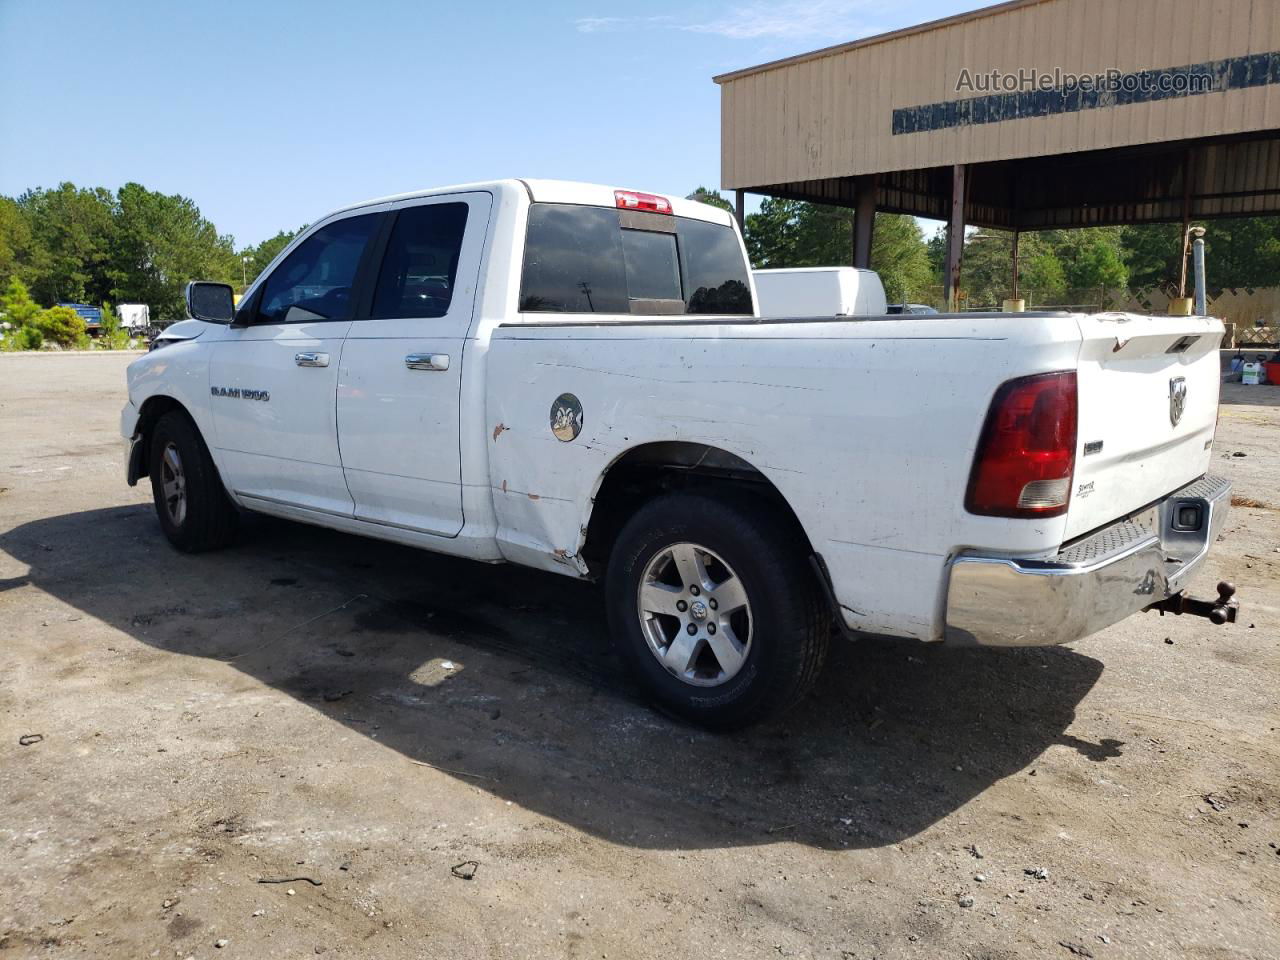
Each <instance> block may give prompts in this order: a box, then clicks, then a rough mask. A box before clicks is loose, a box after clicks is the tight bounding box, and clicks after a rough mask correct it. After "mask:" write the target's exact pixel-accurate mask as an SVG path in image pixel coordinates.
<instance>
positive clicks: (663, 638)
mask: <svg viewBox="0 0 1280 960" xmlns="http://www.w3.org/2000/svg"><path fill="white" fill-rule="evenodd" d="M636 609H637V611H638V613H639V616H640V630H641V632H642V633H643V634H644V638H645V642H646V644H647V645H648V647H649V652H650V653H651V654H653V656H654V657H655V658H656V659H657V661H658V663H660V664H661V665H662V667H663V669H665V670H666V671H667V672H668V673H670V674H671V675H672V676H674V677H676V678H677V679H679V680H681V681H683V682H684V683H688V684H691V685H692V686H697V687H717V686H720V685H721V684H724V683H728V682H729V681H730V680H732V679H733V678H734V677H735V676H737V675H738V673H739V671H741V670H742V667H743V665H744V664H745V663H746V661H747V657H748V656H749V655H750V653H751V638H752V633H753V629H754V623H753V618H752V613H751V603H750V601H749V599H748V597H747V591H746V588H745V587H744V586H743V584H742V580H741V579H740V578H739V577H738V575H737V573H735V572H734V570H733V568H732V567H730V566H729V564H727V563H725V561H724V559H723V558H722V557H720V556H719V555H718V554H716V553H715V552H714V551H712V550H708V549H707V548H706V547H704V546H701V545H700V544H696V543H675V544H672V545H671V546H669V547H665V548H663V549H662V550H659V551H658V552H657V553H656V554H655V555H654V556H653V558H652V559H651V560H650V561H649V563H648V564H647V565H646V566H645V569H644V574H643V575H642V576H641V578H640V586H639V588H638V589H637V592H636Z"/></svg>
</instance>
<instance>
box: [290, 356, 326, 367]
mask: <svg viewBox="0 0 1280 960" xmlns="http://www.w3.org/2000/svg"><path fill="white" fill-rule="evenodd" d="M293 362H294V363H296V364H297V365H298V366H300V367H327V366H328V365H329V355H328V354H327V353H295V354H294V355H293Z"/></svg>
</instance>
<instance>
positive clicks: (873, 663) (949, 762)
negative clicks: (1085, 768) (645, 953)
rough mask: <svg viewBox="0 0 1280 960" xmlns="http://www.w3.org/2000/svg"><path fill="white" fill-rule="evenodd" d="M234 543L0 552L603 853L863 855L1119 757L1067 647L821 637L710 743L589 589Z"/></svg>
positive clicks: (1090, 671) (340, 552)
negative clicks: (792, 687)
mask: <svg viewBox="0 0 1280 960" xmlns="http://www.w3.org/2000/svg"><path fill="white" fill-rule="evenodd" d="M244 527H245V529H244V530H243V532H242V537H241V540H240V542H239V544H238V545H236V546H234V547H232V548H230V549H228V550H225V551H223V552H220V553H216V554H207V555H201V556H184V555H181V554H178V553H176V552H174V551H173V550H171V549H170V548H169V546H168V545H167V544H166V543H165V542H164V540H163V537H162V535H161V533H160V531H159V528H158V525H157V523H156V521H155V518H154V515H153V513H152V511H151V508H150V506H149V505H147V506H142V505H137V506H129V507H118V508H113V509H105V510H96V511H88V512H84V513H75V514H68V515H65V516H58V517H51V518H47V519H43V520H37V521H33V522H31V523H27V524H25V525H23V526H20V527H17V528H15V529H13V530H12V531H10V532H8V533H6V534H4V535H0V549H3V550H5V551H6V552H8V553H9V554H10V555H11V556H13V557H14V558H16V559H17V560H19V561H20V562H22V563H25V564H26V565H27V566H28V567H29V568H30V569H29V573H28V574H27V575H26V576H25V577H20V578H15V579H16V580H20V581H23V582H25V581H27V580H29V581H30V582H31V583H32V584H34V585H35V586H36V587H38V588H39V589H41V590H44V591H45V592H47V593H49V594H50V595H52V596H53V597H55V598H57V599H59V600H61V601H63V602H65V603H67V604H69V605H70V606H73V607H75V608H76V609H77V610H80V611H82V612H83V613H84V614H87V615H88V616H91V617H94V618H97V619H99V620H101V621H104V622H105V623H106V624H108V625H109V626H111V627H114V628H115V629H117V630H119V631H122V632H123V633H125V634H128V635H129V636H131V637H133V638H135V639H137V640H138V641H140V642H142V643H145V644H148V645H150V646H152V647H155V648H157V649H159V650H163V651H170V652H173V653H175V654H184V655H188V656H198V657H207V658H213V659H217V660H222V661H226V662H228V663H229V664H230V665H231V666H233V667H234V668H235V669H236V670H239V671H243V672H244V673H245V674H246V675H248V676H250V677H253V678H255V679H256V680H258V681H261V682H262V683H264V684H267V685H269V686H271V687H273V688H275V689H277V690H281V691H284V692H286V693H288V694H289V695H290V696H292V697H295V698H297V699H298V700H300V701H302V702H305V703H307V704H308V705H310V706H311V707H312V708H313V709H315V710H316V711H317V712H319V713H321V714H323V715H324V716H326V717H328V718H330V719H331V720H333V721H335V722H337V723H340V724H343V725H345V726H346V727H348V728H349V729H350V730H352V731H355V732H358V733H360V734H362V735H365V736H368V737H370V738H372V739H375V740H376V741H377V742H378V743H380V744H382V745H384V746H386V747H390V748H392V749H394V750H397V751H399V752H400V753H401V754H403V755H404V756H405V757H407V758H409V759H411V760H415V761H419V762H422V763H426V764H429V765H432V766H436V767H439V768H442V769H444V770H445V771H446V772H448V773H451V774H453V775H455V776H458V777H460V778H465V779H466V781H467V782H469V783H472V784H475V785H476V786H478V787H481V788H483V789H485V790H488V791H490V792H492V793H493V794H496V795H498V796H500V797H502V798H504V799H507V800H511V801H513V802H515V803H518V804H521V805H522V806H524V807H526V808H529V809H531V810H534V811H536V812H538V813H541V814H543V815H545V816H548V817H551V818H554V819H556V820H558V821H561V822H563V823H565V824H568V825H570V826H572V827H575V828H578V829H581V830H585V831H589V832H590V833H592V834H595V835H597V836H600V837H603V838H605V839H608V840H610V841H613V842H617V843H620V844H626V845H631V846H637V847H644V848H662V849H697V848H706V847H723V846H740V845H751V844H761V843H770V842H774V841H777V840H780V839H788V840H792V841H796V842H801V843H806V844H811V845H813V846H816V847H822V848H829V849H839V848H842V847H872V846H880V845H885V844H891V843H895V842H898V841H900V840H903V839H905V838H907V837H910V836H913V835H914V834H917V833H919V832H920V831H921V830H923V829H925V828H926V827H928V826H929V825H930V824H932V823H934V822H936V821H937V820H939V819H940V818H942V817H944V816H946V815H947V814H949V813H951V812H953V811H955V810H957V809H958V808H959V807H961V806H962V805H963V804H965V803H966V802H968V801H969V800H970V799H972V798H973V797H974V796H975V795H977V794H978V793H980V792H981V791H983V790H984V789H986V788H987V787H989V786H990V785H991V784H993V783H994V782H996V781H997V780H999V779H1001V778H1003V777H1007V776H1009V775H1011V774H1014V773H1017V772H1019V771H1021V770H1022V769H1023V768H1025V767H1027V766H1028V765H1029V764H1032V763H1033V761H1035V760H1036V758H1037V757H1039V756H1040V754H1041V753H1042V752H1043V751H1044V750H1045V749H1046V748H1048V747H1050V746H1052V745H1055V744H1064V745H1067V746H1070V747H1071V748H1073V749H1076V750H1078V751H1079V752H1080V753H1081V754H1083V755H1084V756H1086V757H1088V758H1089V759H1091V760H1094V761H1098V762H1102V761H1105V760H1106V759H1108V758H1109V757H1113V756H1118V754H1119V747H1120V746H1121V744H1120V743H1119V742H1118V741H1114V740H1104V741H1103V742H1102V743H1098V744H1093V743H1089V742H1086V741H1082V740H1079V739H1077V738H1075V737H1072V736H1069V735H1067V734H1066V733H1065V730H1066V728H1067V727H1068V726H1069V725H1070V723H1071V721H1072V719H1073V716H1074V710H1075V708H1076V705H1077V704H1078V703H1079V702H1080V700H1081V699H1082V698H1083V697H1084V696H1085V694H1086V693H1087V692H1088V691H1089V690H1090V689H1091V688H1092V686H1093V685H1094V683H1095V682H1096V681H1097V679H1098V677H1099V675H1100V674H1101V672H1102V664H1101V663H1099V662H1098V661H1097V660H1094V659H1091V658H1089V657H1086V656H1083V655H1081V654H1078V653H1075V652H1073V651H1072V650H1070V649H1067V648H1061V647H1054V648H1044V649H1025V650H982V649H952V648H943V647H934V646H925V645H923V644H916V643H910V642H899V641H893V640H888V639H880V638H868V639H866V640H863V641H860V642H857V643H848V642H845V641H840V640H836V641H833V647H832V653H831V657H830V659H829V661H828V665H827V668H826V671H825V674H824V676H823V679H822V681H821V683H820V686H819V689H818V690H817V692H816V694H815V696H813V697H812V698H811V699H809V700H808V701H807V702H806V703H805V704H803V705H802V706H801V707H800V708H799V709H798V710H796V711H795V712H794V713H793V714H791V715H790V716H789V717H787V718H785V719H784V720H782V721H778V722H776V723H773V724H769V725H764V726H759V727H755V728H752V729H749V730H746V731H742V732H739V733H734V734H729V735H713V734H709V733H705V732H703V731H700V730H697V729H693V728H690V727H688V726H685V725H682V724H680V723H678V722H675V721H672V720H669V719H667V718H665V717H662V716H660V715H658V714H656V713H654V712H653V711H652V710H651V709H649V708H648V707H647V706H646V705H645V704H644V702H643V701H642V699H641V698H640V697H639V695H638V692H637V691H636V689H635V688H634V687H633V686H632V685H631V683H630V681H629V680H628V679H627V678H626V676H625V675H624V674H623V672H622V669H621V666H620V663H619V662H618V660H617V659H616V658H615V656H614V655H613V654H612V652H611V650H610V648H609V642H608V635H607V627H606V622H605V615H604V606H603V599H602V596H601V591H600V590H599V589H598V588H596V587H594V586H592V585H589V584H584V583H579V582H577V581H573V580H570V579H568V578H562V577H558V576H555V575H551V574H541V573H537V572H534V571H529V570H524V569H520V568H513V567H508V566H488V565H483V564H478V563H472V562H469V561H463V560H456V559H451V558H447V557H440V556H435V555H431V554H427V553H423V552H420V551H416V550H411V549H408V548H403V547H398V546H395V545H391V544H385V543H378V542H375V541H371V540H365V539H361V538H357V537H352V536H348V535H344V534H340V533H335V532H331V531H326V530H320V529H317V528H312V527H306V526H302V525H298V524H292V523H288V522H284V521H276V520H271V519H267V518H253V519H250V520H248V521H247V522H246V523H245V525H244ZM184 663H185V661H184V660H183V659H180V658H175V659H174V662H173V665H172V669H173V670H174V671H182V670H184V666H183V664H184ZM161 693H162V691H161ZM234 708H235V707H234V694H229V695H228V701H227V705H226V709H234ZM276 746H279V745H276Z"/></svg>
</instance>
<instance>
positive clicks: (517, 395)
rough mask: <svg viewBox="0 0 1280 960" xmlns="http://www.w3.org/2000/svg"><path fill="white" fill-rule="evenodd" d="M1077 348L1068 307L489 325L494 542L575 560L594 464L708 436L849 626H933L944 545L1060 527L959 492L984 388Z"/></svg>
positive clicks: (518, 555) (1026, 538)
mask: <svg viewBox="0 0 1280 960" xmlns="http://www.w3.org/2000/svg"><path fill="white" fill-rule="evenodd" d="M1078 351H1079V331H1078V329H1077V327H1076V325H1075V322H1074V320H1073V319H1072V318H1070V317H1053V318H1035V317H1026V318H1018V319H1016V320H1011V319H1009V318H1004V319H999V318H978V319H969V318H964V319H958V318H956V319H948V318H943V319H937V318H930V319H925V320H918V321H917V320H904V319H890V320H882V321H863V322H836V321H821V322H813V323H760V322H758V321H757V322H755V323H732V322H722V321H709V322H706V323H702V324H689V323H682V324H667V323H663V322H661V321H647V322H645V323H643V324H635V323H631V324H621V323H613V324H583V323H564V324H549V323H538V324H533V323H530V324H524V325H514V324H513V325H509V326H505V327H502V328H500V329H498V330H497V331H495V333H494V337H493V339H492V341H491V345H490V351H489V357H488V387H487V392H486V410H487V413H488V423H487V428H486V429H487V431H488V437H487V442H488V443H489V444H490V467H491V477H492V485H493V488H494V498H495V509H496V513H497V519H498V528H499V533H498V537H499V541H500V545H501V547H502V549H503V551H504V553H506V554H507V556H508V557H509V558H510V559H513V560H520V561H521V562H526V563H532V564H534V565H538V566H542V567H544V568H547V569H561V570H562V571H563V572H568V573H578V572H580V571H581V569H582V565H581V562H580V561H578V559H577V557H576V554H577V552H578V550H579V548H580V546H581V543H582V538H583V530H584V527H585V524H586V522H587V520H588V518H589V515H590V508H591V497H592V495H593V494H594V492H595V490H596V489H597V488H598V485H599V483H600V480H601V477H602V475H603V473H604V471H605V470H606V469H607V468H608V467H609V465H610V464H611V463H613V462H614V461H615V460H617V459H618V458H619V457H621V456H622V455H624V454H625V453H626V452H627V451H628V450H630V449H632V448H634V447H636V446H638V445H640V444H644V443H649V442H657V441H669V440H683V441H689V442H692V443H699V444H707V445H710V446H713V447H716V448H719V449H722V450H726V451H728V452H730V453H733V454H736V455H737V456H739V457H741V458H743V459H744V460H746V461H747V462H748V463H750V464H752V465H753V466H754V467H755V468H756V469H757V470H759V471H760V472H761V473H763V474H764V475H765V476H766V477H767V478H768V479H769V480H770V481H771V482H772V483H773V484H774V485H775V486H776V487H777V488H778V490H779V491H780V492H781V493H782V495H783V496H784V497H785V498H786V499H787V501H788V502H789V503H790V505H791V507H792V509H793V510H794V511H795V512H796V514H797V516H798V517H799V518H800V521H801V523H802V524H803V525H804V527H805V529H806V531H807V532H808V534H809V537H810V540H811V542H812V544H813V546H814V549H815V550H816V551H817V552H819V553H821V554H822V555H823V557H824V558H825V560H826V561H827V564H828V567H829V568H830V570H831V573H832V577H833V580H834V581H835V585H836V592H837V597H838V599H839V601H840V603H841V604H842V605H843V606H844V607H845V616H846V620H847V621H848V622H849V623H850V624H851V625H853V626H856V627H858V628H860V629H863V630H867V631H875V632H884V633H889V634H895V635H902V636H912V637H919V638H922V639H935V638H937V637H938V636H940V634H941V607H942V602H943V597H942V596H941V590H942V584H943V582H944V578H943V576H942V572H943V570H944V568H945V565H946V563H947V562H948V559H949V557H950V556H952V555H953V554H954V552H956V551H957V550H958V549H963V548H966V547H993V546H994V547H999V548H1001V549H1006V550H1010V551H1014V552H1017V553H1021V554H1022V555H1024V556H1025V555H1034V554H1037V553H1044V552H1046V551H1049V550H1052V549H1056V547H1057V545H1058V544H1059V543H1060V542H1061V539H1062V530H1063V524H1064V520H1063V518H1058V519H1056V520H1046V521H1043V522H1039V521H1036V522H1027V521H1021V522H1018V521H1009V520H1005V519H1000V518H989V517H974V516H971V515H969V514H966V513H965V511H964V507H963V501H964V492H965V485H966V483H967V480H968V475H969V469H970V464H971V462H972V458H973V451H974V447H975V446H976V443H977V437H978V433H979V431H980V429H981V426H982V421H983V417H984V416H985V413H986V409H987V406H988V404H989V402H990V400H991V397H992V395H993V394H994V392H995V390H996V388H997V387H998V386H999V385H1000V383H1002V382H1003V381H1005V380H1007V379H1009V378H1010V377H1013V376H1019V375H1023V374H1030V373H1039V372H1045V371H1048V370H1059V369H1074V367H1075V364H1076V357H1077V354H1078ZM564 393H571V394H573V395H574V396H576V397H577V398H578V400H579V401H580V403H581V405H582V409H583V427H582V432H581V434H580V435H579V436H578V438H577V439H576V440H574V441H572V442H568V443H566V442H562V441H560V440H557V439H556V438H555V436H554V435H553V434H552V433H551V429H550V422H549V421H550V411H551V406H552V403H553V401H555V400H556V398H557V397H558V396H560V395H561V394H564Z"/></svg>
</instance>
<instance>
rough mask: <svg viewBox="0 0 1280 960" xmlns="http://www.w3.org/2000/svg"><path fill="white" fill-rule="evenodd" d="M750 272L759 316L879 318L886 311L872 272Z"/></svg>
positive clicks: (798, 269)
mask: <svg viewBox="0 0 1280 960" xmlns="http://www.w3.org/2000/svg"><path fill="white" fill-rule="evenodd" d="M752 273H753V275H754V276H755V281H756V301H757V303H756V305H757V307H758V308H759V311H760V316H762V317H882V316H884V315H885V314H886V313H888V311H889V304H888V303H887V302H886V300H885V298H884V287H883V285H881V283H880V277H879V275H878V274H876V272H875V271H874V270H859V269H856V268H854V267H796V268H793V269H788V270H753V271H752Z"/></svg>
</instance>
